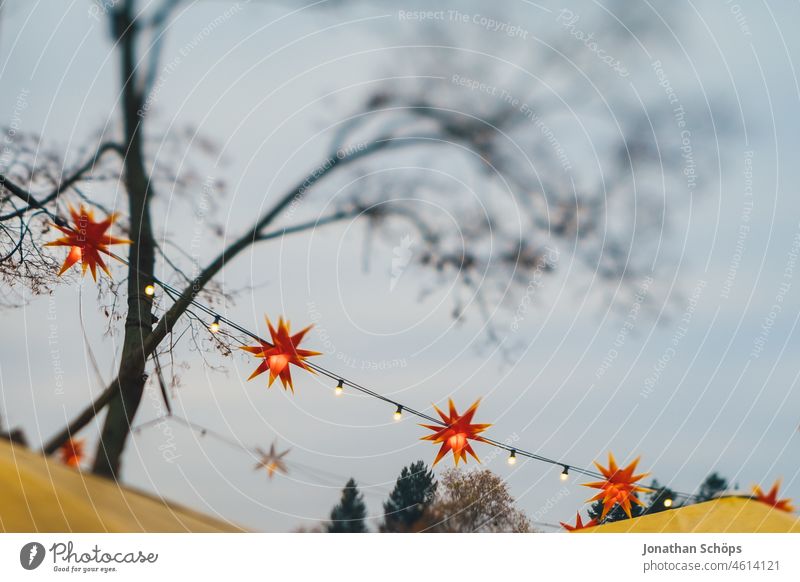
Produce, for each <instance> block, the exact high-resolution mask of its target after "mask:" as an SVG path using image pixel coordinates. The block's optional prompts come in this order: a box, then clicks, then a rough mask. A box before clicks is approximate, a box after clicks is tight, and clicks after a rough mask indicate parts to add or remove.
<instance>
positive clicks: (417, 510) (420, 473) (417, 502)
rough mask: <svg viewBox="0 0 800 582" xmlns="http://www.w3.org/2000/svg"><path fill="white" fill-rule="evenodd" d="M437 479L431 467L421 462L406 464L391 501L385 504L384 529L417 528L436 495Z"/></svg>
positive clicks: (388, 530)
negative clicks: (415, 526)
mask: <svg viewBox="0 0 800 582" xmlns="http://www.w3.org/2000/svg"><path fill="white" fill-rule="evenodd" d="M436 485H437V483H436V480H435V478H434V475H433V472H432V471H430V470H429V469H428V466H427V465H426V464H425V463H424V462H422V461H417V462H416V463H412V464H411V465H409V466H408V467H403V470H402V471H401V472H400V476H399V477H398V478H397V483H395V486H394V490H392V492H391V494H390V495H389V500H388V501H386V502H385V503H384V504H383V512H384V514H385V517H384V521H383V524H381V527H380V530H381V531H382V532H410V531H414V525H415V524H417V523H418V522H419V520H420V518H421V517H422V515H423V513H424V512H425V510H427V509H428V507H429V506H430V504H431V503H433V500H434V497H435V495H436Z"/></svg>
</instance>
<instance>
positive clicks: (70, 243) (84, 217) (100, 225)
mask: <svg viewBox="0 0 800 582" xmlns="http://www.w3.org/2000/svg"><path fill="white" fill-rule="evenodd" d="M69 213H70V215H71V216H72V225H71V226H60V225H58V224H53V226H55V227H56V228H57V229H58V230H60V231H61V232H63V233H64V234H65V235H66V236H62V237H61V238H59V239H57V240H54V241H52V242H49V243H47V244H45V246H46V247H70V250H69V254H68V255H67V258H66V259H65V260H64V264H63V265H62V266H61V270H60V271H59V272H58V276H59V277H60V276H61V275H62V274H63V273H64V272H65V271H66V270H67V269H69V268H70V267H71V266H72V265H74V264H75V263H77V262H78V261H80V262H81V268H82V271H83V275H86V269H87V268H88V269H90V270H91V271H92V279H94V280H95V281H96V280H97V272H96V270H97V267H100V268H101V269H103V271H105V273H106V275H108V276H109V277H110V276H111V273H110V272H109V271H108V267H106V264H105V262H103V258H102V256H101V255H100V253H104V254H106V255H109V256H111V252H110V251H109V250H108V245H122V244H131V242H132V241H130V240H128V239H126V238H116V237H113V236H111V235H109V234H106V231H107V230H108V229H109V228H110V227H111V225H112V224H113V223H114V221H115V220H116V219H117V216H118V215H117V213H113V214H110V215H109V216H108V217H107V218H106V219H105V220H102V221H100V222H96V221H95V219H94V210H91V209H89V210H87V209H86V208H84V207H83V205H81V209H80V211H76V210H75V209H74V208H73V207H72V206H70V207H69Z"/></svg>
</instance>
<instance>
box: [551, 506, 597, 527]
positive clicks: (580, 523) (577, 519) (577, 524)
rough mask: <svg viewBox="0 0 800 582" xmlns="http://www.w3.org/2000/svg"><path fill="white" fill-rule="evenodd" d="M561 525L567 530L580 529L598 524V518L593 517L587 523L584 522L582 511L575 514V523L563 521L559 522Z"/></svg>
mask: <svg viewBox="0 0 800 582" xmlns="http://www.w3.org/2000/svg"><path fill="white" fill-rule="evenodd" d="M558 523H560V524H561V526H562V527H563V528H564V529H565V530H567V531H578V530H579V529H585V528H587V527H594V526H596V525H597V520H596V519H592V520H589V521H588V522H587V523H583V520H582V519H581V513H580V511H579V512H577V513H576V514H575V525H570V524H568V523H564V522H563V521H560V522H558Z"/></svg>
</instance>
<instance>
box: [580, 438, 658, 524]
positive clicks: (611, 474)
mask: <svg viewBox="0 0 800 582" xmlns="http://www.w3.org/2000/svg"><path fill="white" fill-rule="evenodd" d="M638 463H639V457H637V458H636V459H634V461H633V462H632V463H631V464H630V465H628V466H627V467H625V468H624V469H620V468H619V467H618V466H617V461H616V460H615V459H614V455H612V454H611V453H608V468H606V467H603V466H602V465H601V464H600V463H598V462H596V461H595V466H596V467H597V469H598V470H599V471H600V472H601V473H602V474H603V477H605V481H596V482H594V483H584V484H583V486H584V487H593V488H594V489H600V493H598V494H597V495H595V496H594V497H592V498H591V499H589V500H588V501H597V500H599V499H602V500H603V514H602V515H601V516H600V519H601V520H602V519H605V518H606V515H607V514H608V512H609V511H611V509H612V508H613V507H614V506H615V505H617V504H619V505H620V507H622V510H623V511H624V512H625V515H627V516H628V517H631V502H633V503H636V504H637V505H641V506H642V507H644V503H642V502H641V501H639V498H638V497H636V493H637V492H642V493H647V492H649V491H651V489H648V488H646V487H640V486H638V485H636V482H637V481H639V480H640V479H643V478H644V477H646V476H647V475H649V473H641V474H639V475H634V474H633V472H634V471H635V470H636V465H637V464H638Z"/></svg>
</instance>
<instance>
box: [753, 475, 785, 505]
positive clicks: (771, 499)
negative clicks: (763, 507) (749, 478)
mask: <svg viewBox="0 0 800 582" xmlns="http://www.w3.org/2000/svg"><path fill="white" fill-rule="evenodd" d="M780 488H781V480H780V479H778V480H777V481H775V483H774V484H773V485H772V489H770V490H769V493H766V494H765V493H764V492H763V491H762V490H761V487H759V486H758V485H754V486H753V494H754V495H755V498H756V499H757V500H758V501H761V502H762V503H766V504H767V505H771V506H772V507H774V508H775V509H778V510H780V511H786V512H788V513H792V512H793V511H794V507H793V506H792V500H791V499H778V489H780Z"/></svg>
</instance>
